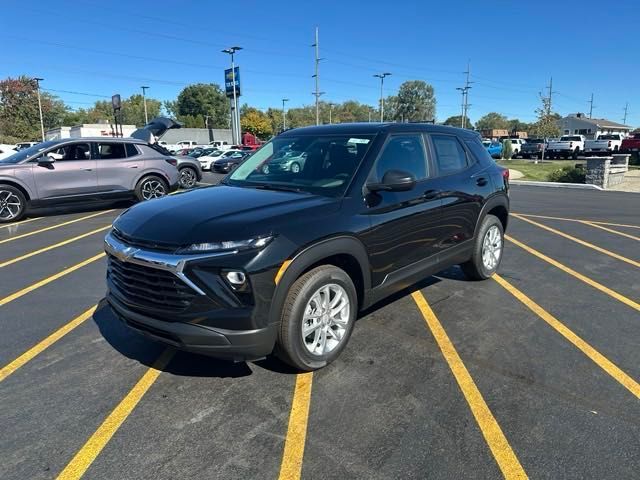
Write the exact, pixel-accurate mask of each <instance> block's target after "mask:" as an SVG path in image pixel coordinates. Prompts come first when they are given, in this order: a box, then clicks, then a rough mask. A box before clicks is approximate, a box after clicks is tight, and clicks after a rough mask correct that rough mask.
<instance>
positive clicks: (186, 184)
mask: <svg viewBox="0 0 640 480" xmlns="http://www.w3.org/2000/svg"><path fill="white" fill-rule="evenodd" d="M196 183H198V172H196V170H195V169H194V168H191V167H183V168H181V169H180V188H184V189H185V190H188V189H190V188H193V187H195V186H196Z"/></svg>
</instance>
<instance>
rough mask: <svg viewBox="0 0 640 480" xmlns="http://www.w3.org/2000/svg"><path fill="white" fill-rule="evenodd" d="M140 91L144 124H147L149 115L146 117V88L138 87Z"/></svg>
mask: <svg viewBox="0 0 640 480" xmlns="http://www.w3.org/2000/svg"><path fill="white" fill-rule="evenodd" d="M140 88H141V89H142V103H144V124H145V125H146V124H147V123H149V115H147V88H149V87H145V86H144V85H143V86H142V87H140Z"/></svg>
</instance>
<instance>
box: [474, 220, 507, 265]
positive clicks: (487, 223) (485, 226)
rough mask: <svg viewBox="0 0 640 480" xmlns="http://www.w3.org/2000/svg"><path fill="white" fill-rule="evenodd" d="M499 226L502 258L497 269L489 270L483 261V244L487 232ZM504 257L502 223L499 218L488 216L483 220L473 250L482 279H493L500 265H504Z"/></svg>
mask: <svg viewBox="0 0 640 480" xmlns="http://www.w3.org/2000/svg"><path fill="white" fill-rule="evenodd" d="M494 225H495V226H497V227H498V230H499V231H500V239H501V242H502V243H501V244H502V250H501V251H500V258H499V259H498V264H497V265H496V266H495V268H493V269H491V270H489V269H488V268H487V267H486V266H485V265H484V262H483V261H482V244H483V243H484V237H485V235H486V234H487V231H488V230H489V229H490V228H491V227H492V226H494ZM503 256H504V229H503V227H502V223H501V222H500V220H499V219H498V217H496V216H494V215H487V216H486V217H484V219H483V220H482V225H480V230H479V231H478V236H477V237H476V242H475V245H474V248H473V262H474V263H475V267H476V269H477V270H478V273H480V276H481V278H489V277H491V276H492V275H493V274H494V273H496V271H497V270H498V268H500V263H502V257H503Z"/></svg>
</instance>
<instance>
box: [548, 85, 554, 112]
mask: <svg viewBox="0 0 640 480" xmlns="http://www.w3.org/2000/svg"><path fill="white" fill-rule="evenodd" d="M547 89H548V90H549V96H548V97H547V98H548V99H549V104H548V105H547V115H551V97H552V95H553V93H554V92H553V77H549V86H548V87H547Z"/></svg>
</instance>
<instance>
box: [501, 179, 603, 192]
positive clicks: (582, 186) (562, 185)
mask: <svg viewBox="0 0 640 480" xmlns="http://www.w3.org/2000/svg"><path fill="white" fill-rule="evenodd" d="M509 183H510V184H513V185H525V186H527V187H553V188H578V189H582V190H604V188H602V187H598V186H597V185H587V184H586V183H560V182H533V181H530V180H510V181H509Z"/></svg>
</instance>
